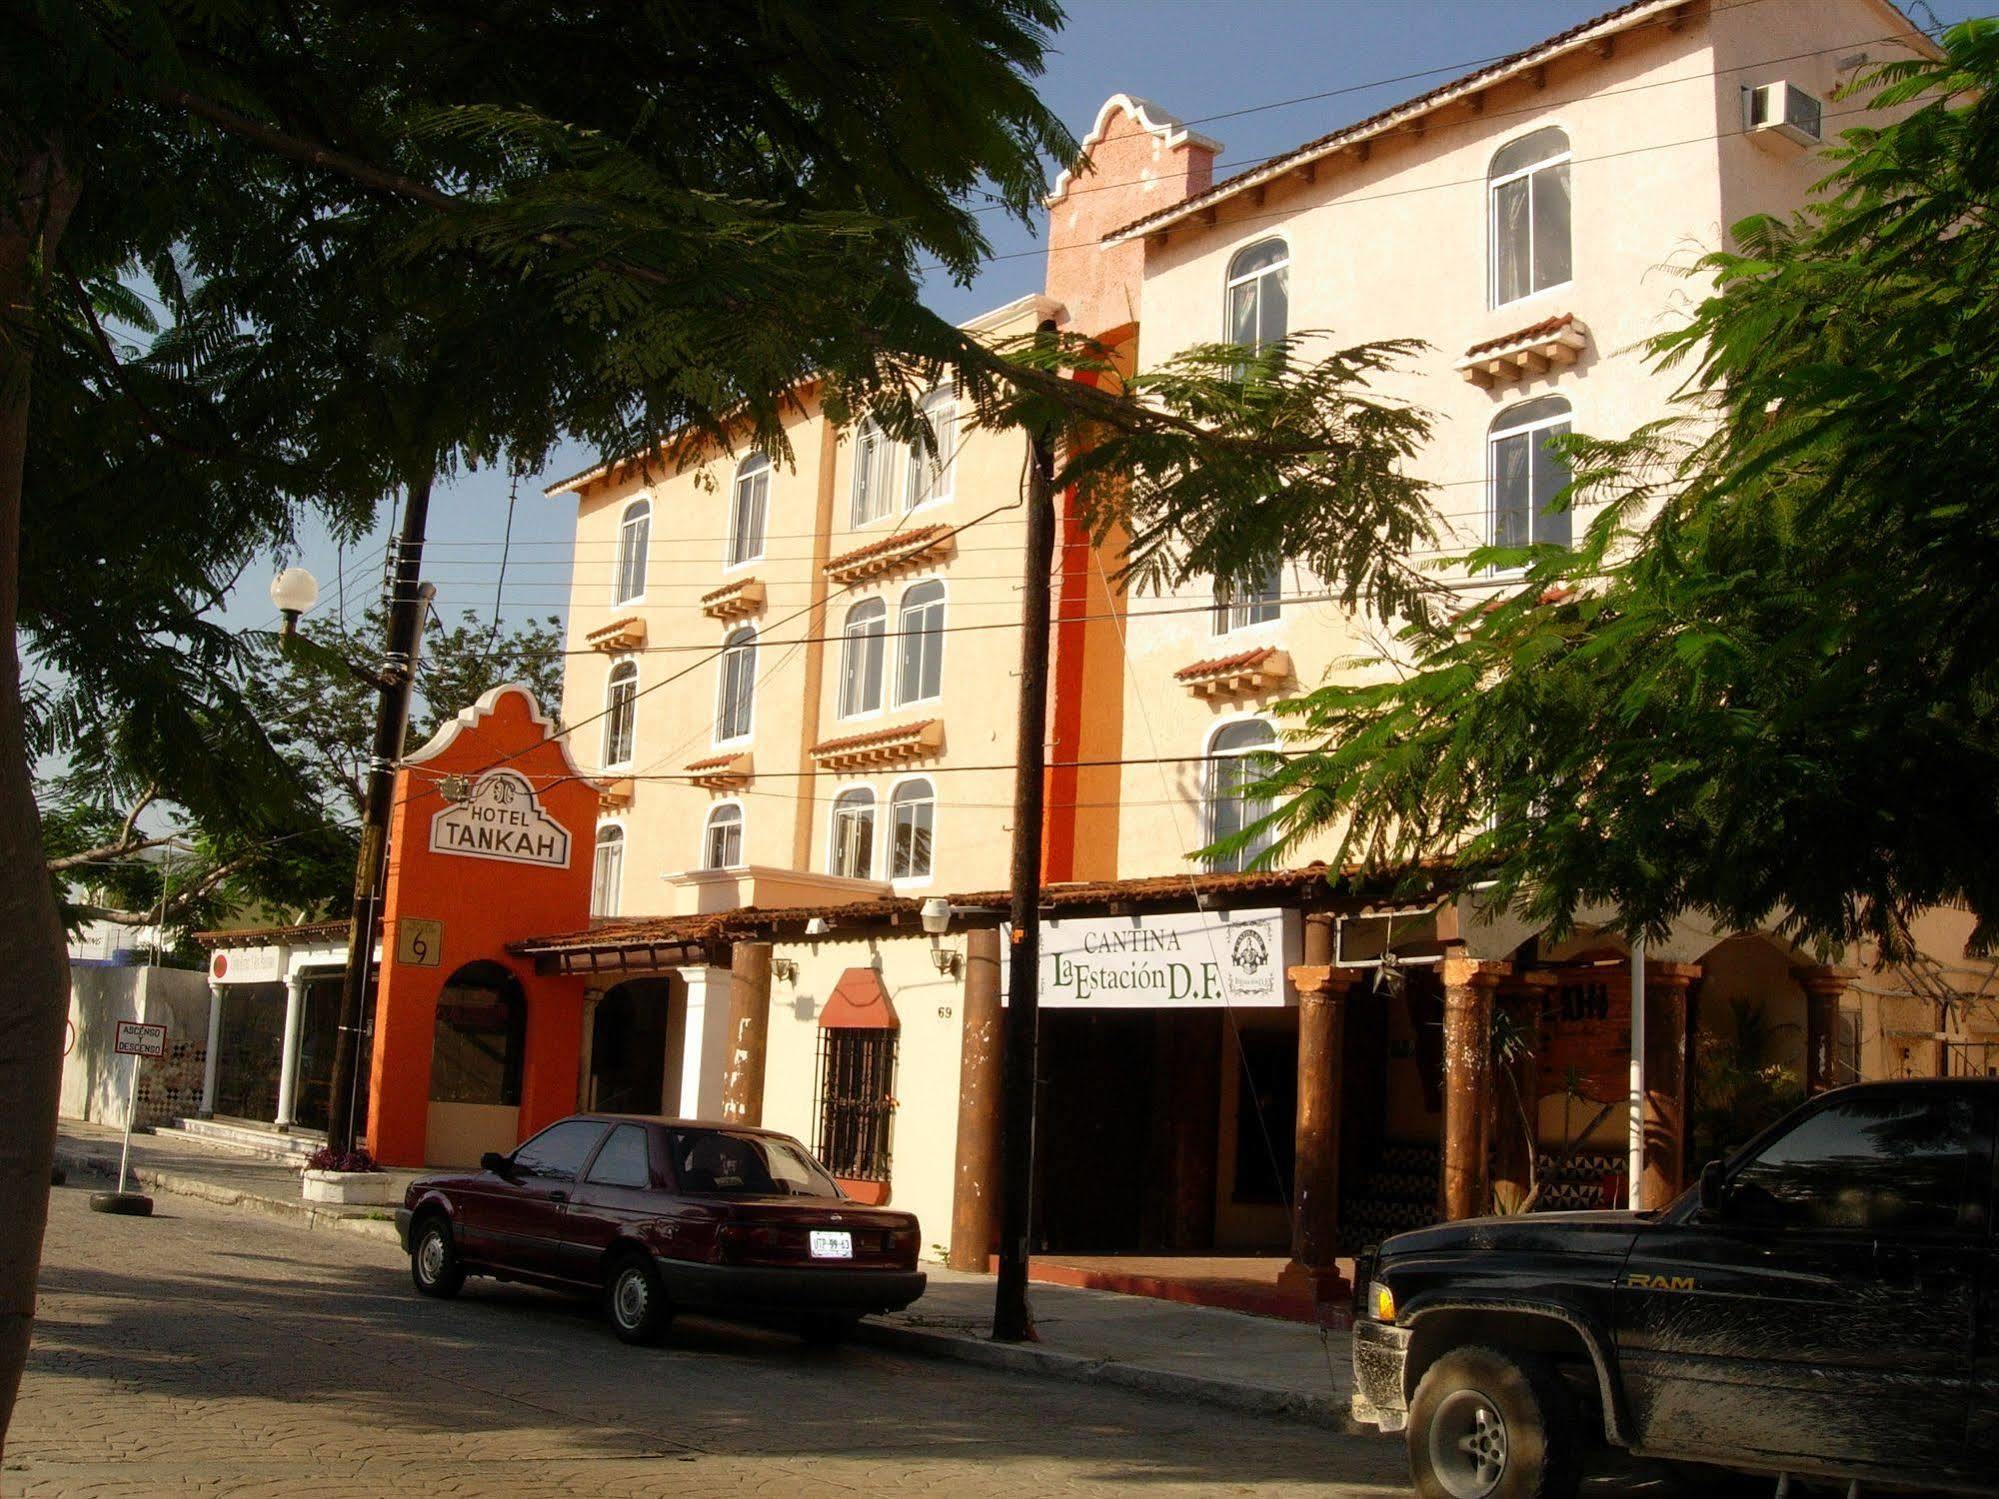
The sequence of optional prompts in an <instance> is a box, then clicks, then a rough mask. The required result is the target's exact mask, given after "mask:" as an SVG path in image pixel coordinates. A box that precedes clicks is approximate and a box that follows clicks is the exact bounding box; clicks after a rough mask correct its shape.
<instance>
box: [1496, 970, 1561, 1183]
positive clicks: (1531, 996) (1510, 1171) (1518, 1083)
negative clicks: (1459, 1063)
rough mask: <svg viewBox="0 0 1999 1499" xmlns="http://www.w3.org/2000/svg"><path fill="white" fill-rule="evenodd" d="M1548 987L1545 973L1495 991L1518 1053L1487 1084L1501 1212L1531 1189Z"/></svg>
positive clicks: (1514, 980)
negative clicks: (1543, 1015) (1543, 1021)
mask: <svg viewBox="0 0 1999 1499" xmlns="http://www.w3.org/2000/svg"><path fill="white" fill-rule="evenodd" d="M1552 985H1553V980H1552V979H1551V978H1549V977H1548V976H1547V975H1545V974H1521V975H1518V976H1516V977H1514V978H1510V979H1508V980H1507V981H1506V983H1505V984H1503V985H1502V986H1501V987H1500V989H1499V993H1498V1004H1499V1008H1500V1011H1501V1013H1502V1014H1504V1015H1505V1016H1506V1017H1507V1018H1508V1020H1509V1021H1511V1023H1512V1025H1513V1028H1514V1030H1515V1032H1516V1033H1517V1035H1518V1036H1519V1039H1520V1047H1519V1049H1518V1051H1517V1052H1516V1053H1515V1055H1514V1056H1513V1057H1512V1058H1511V1060H1510V1061H1509V1062H1508V1063H1507V1064H1506V1066H1505V1067H1504V1068H1503V1069H1502V1070H1501V1071H1500V1072H1499V1073H1498V1074H1497V1075H1495V1076H1494V1078H1493V1080H1492V1120H1493V1153H1492V1186H1493V1203H1494V1206H1495V1207H1497V1208H1498V1209H1499V1210H1500V1211H1503V1212H1518V1211H1519V1209H1520V1206H1521V1205H1522V1204H1524V1203H1525V1202H1526V1200H1527V1194H1528V1193H1529V1192H1531V1191H1532V1190H1533V1189H1534V1155H1535V1152H1536V1151H1537V1150H1539V1149H1540V1144H1541V1140H1540V1133H1541V1130H1540V1123H1541V1059H1540V1050H1541V1046H1542V1034H1541V1033H1542V1024H1541V1012H1542V1011H1543V1010H1544V1009H1545V1008H1546V1007H1547V1003H1548V990H1549V989H1550V988H1551V987H1552Z"/></svg>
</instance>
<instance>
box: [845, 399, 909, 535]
mask: <svg viewBox="0 0 1999 1499" xmlns="http://www.w3.org/2000/svg"><path fill="white" fill-rule="evenodd" d="M899 451H900V449H899V447H898V446H897V445H896V444H895V443H892V442H890V441H889V440H888V434H887V433H886V432H884V431H882V429H881V427H880V425H879V424H878V423H877V422H876V421H875V419H874V418H873V417H869V418H868V419H867V420H866V421H864V422H862V423H861V430H860V432H859V434H858V435H857V436H856V437H855V438H854V503H853V523H854V524H855V525H856V526H865V525H867V524H868V523H869V522H870V521H878V520H880V519H881V518H882V517H883V516H885V515H887V514H888V513H889V510H890V509H891V507H892V506H893V504H894V490H893V483H894V476H895V455H896V454H897V452H899Z"/></svg>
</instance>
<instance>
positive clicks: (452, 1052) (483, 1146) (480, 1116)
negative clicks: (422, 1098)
mask: <svg viewBox="0 0 1999 1499" xmlns="http://www.w3.org/2000/svg"><path fill="white" fill-rule="evenodd" d="M526 1040H527V996H526V995H525V994H524V993H523V992H522V989H521V981H520V980H519V979H517V978H516V977H514V975H513V974H512V973H510V972H509V971H508V970H507V969H506V968H504V967H503V966H502V965H500V964H498V963H494V962H489V961H481V962H477V963H467V964H466V965H465V966H464V967H463V968H460V969H459V970H458V971H457V972H456V973H454V974H452V975H451V978H450V979H449V980H448V981H447V982H446V983H445V986H444V988H443V989H442V990H441V991H439V993H438V996H437V1018H436V1022H435V1027H434V1029H433V1031H432V1035H431V1049H430V1112H429V1120H428V1124H427V1126H426V1129H425V1140H424V1159H425V1160H427V1161H430V1162H433V1163H436V1164H440V1165H442V1164H466V1163H470V1162H472V1161H476V1160H478V1159H479V1157H480V1155H481V1154H483V1153H484V1152H486V1151H488V1150H511V1149H513V1147H514V1144H515V1142H516V1141H517V1140H518V1139H519V1128H518V1126H519V1123H520V1103H521V1063H522V1060H523V1058H524V1055H525V1053H526V1049H527V1048H526Z"/></svg>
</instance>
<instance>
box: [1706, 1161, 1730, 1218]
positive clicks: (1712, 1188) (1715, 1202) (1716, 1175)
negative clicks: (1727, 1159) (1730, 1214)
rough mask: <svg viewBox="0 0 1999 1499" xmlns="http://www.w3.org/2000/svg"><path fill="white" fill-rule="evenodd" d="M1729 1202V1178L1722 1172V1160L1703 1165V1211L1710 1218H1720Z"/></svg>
mask: <svg viewBox="0 0 1999 1499" xmlns="http://www.w3.org/2000/svg"><path fill="white" fill-rule="evenodd" d="M1727 1202H1728V1178H1727V1177H1726V1176H1725V1175H1724V1174H1723V1172H1722V1169H1721V1162H1720V1161H1709V1162H1708V1163H1707V1164H1706V1165H1705V1166H1703V1167H1701V1179H1700V1204H1701V1211H1702V1212H1703V1213H1705V1214H1706V1215H1707V1216H1708V1217H1710V1218H1719V1217H1720V1216H1721V1213H1722V1209H1723V1207H1724V1206H1726V1204H1727Z"/></svg>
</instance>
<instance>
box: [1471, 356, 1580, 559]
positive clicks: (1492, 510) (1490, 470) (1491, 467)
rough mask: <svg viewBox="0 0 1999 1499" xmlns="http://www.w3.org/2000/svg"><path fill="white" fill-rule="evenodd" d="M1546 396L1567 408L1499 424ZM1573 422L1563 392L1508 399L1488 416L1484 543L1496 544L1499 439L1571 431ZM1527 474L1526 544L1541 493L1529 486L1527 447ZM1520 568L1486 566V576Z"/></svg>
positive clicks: (1571, 537)
mask: <svg viewBox="0 0 1999 1499" xmlns="http://www.w3.org/2000/svg"><path fill="white" fill-rule="evenodd" d="M1550 400H1553V401H1560V402H1561V403H1562V405H1563V406H1564V407H1566V408H1567V409H1566V410H1564V411H1563V412H1562V413H1561V415H1559V416H1544V417H1537V418H1536V419H1535V420H1533V421H1530V422H1516V423H1514V424H1512V425H1511V426H1506V427H1502V426H1500V425H1499V422H1500V420H1501V418H1503V417H1504V416H1505V415H1506V413H1507V412H1508V411H1512V410H1515V409H1517V408H1519V407H1521V406H1528V405H1539V404H1540V403H1541V402H1542V401H1550ZM1575 422H1576V408H1575V403H1574V402H1573V401H1571V400H1570V399H1569V398H1568V397H1567V396H1532V397H1530V398H1529V399H1527V400H1525V401H1515V402H1512V403H1511V404H1510V405H1508V406H1506V407H1504V408H1502V409H1501V410H1500V411H1499V412H1497V413H1496V414H1495V415H1494V417H1493V419H1492V425H1491V426H1489V427H1487V428H1486V432H1485V545H1487V546H1496V545H1497V544H1498V540H1497V537H1498V529H1499V444H1500V442H1501V440H1502V439H1504V438H1508V437H1522V436H1525V435H1526V434H1528V433H1530V432H1544V431H1546V430H1547V429H1548V428H1550V427H1564V426H1565V427H1567V428H1568V429H1569V430H1570V431H1571V432H1573V431H1575ZM1527 475H1528V480H1529V485H1530V488H1529V492H1528V495H1527V505H1528V510H1527V539H1528V544H1529V545H1532V544H1533V539H1534V517H1535V516H1536V515H1538V514H1539V513H1540V512H1539V510H1538V509H1536V508H1535V507H1536V504H1537V502H1538V501H1539V499H1540V498H1541V497H1540V496H1536V495H1535V494H1534V493H1533V492H1532V488H1531V485H1532V480H1533V475H1534V464H1533V459H1532V456H1531V450H1530V456H1529V459H1528V463H1527ZM1570 477H1571V479H1573V478H1574V475H1573V474H1571V475H1570ZM1569 542H1570V545H1574V543H1575V512H1574V511H1573V510H1571V511H1570V512H1569ZM1524 571H1525V569H1524V568H1499V567H1495V568H1491V569H1489V571H1488V576H1491V577H1518V576H1519V575H1520V574H1521V573H1522V572H1524Z"/></svg>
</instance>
